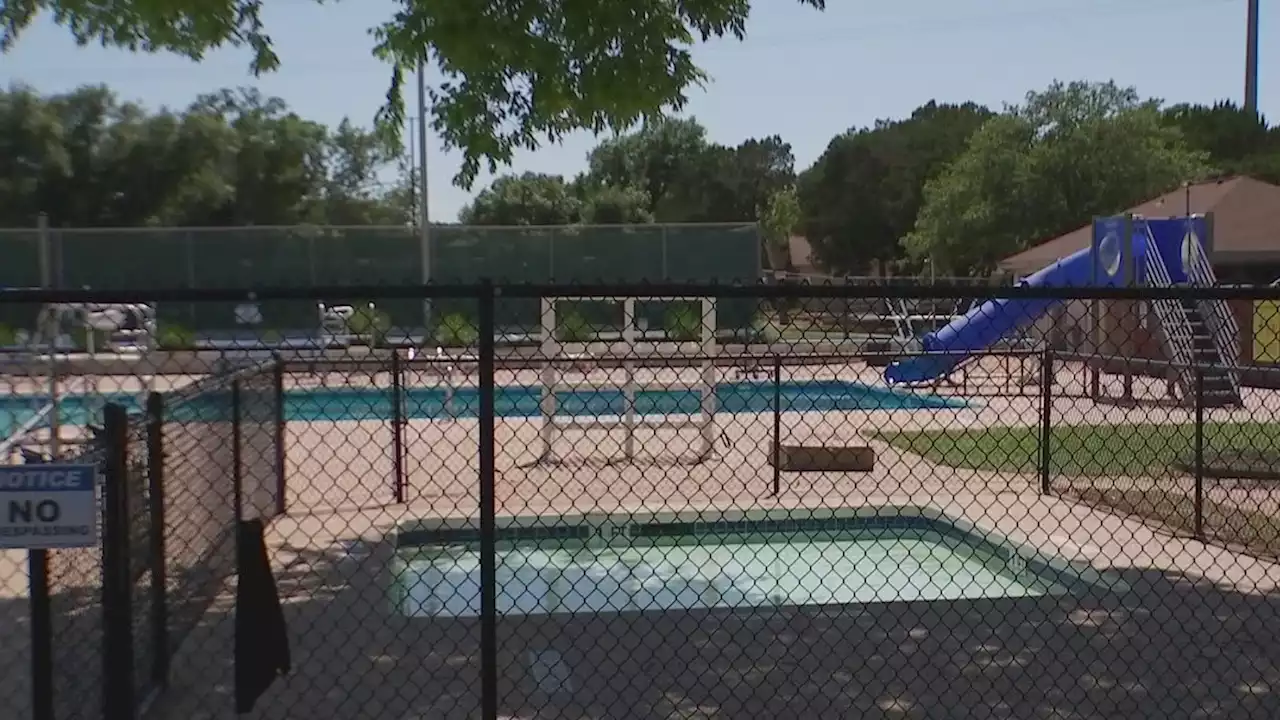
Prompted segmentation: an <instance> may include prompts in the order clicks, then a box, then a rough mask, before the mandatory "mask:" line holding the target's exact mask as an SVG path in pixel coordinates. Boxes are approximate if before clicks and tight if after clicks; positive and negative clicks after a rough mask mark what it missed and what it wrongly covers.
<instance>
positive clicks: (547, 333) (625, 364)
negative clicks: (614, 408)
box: [539, 296, 719, 462]
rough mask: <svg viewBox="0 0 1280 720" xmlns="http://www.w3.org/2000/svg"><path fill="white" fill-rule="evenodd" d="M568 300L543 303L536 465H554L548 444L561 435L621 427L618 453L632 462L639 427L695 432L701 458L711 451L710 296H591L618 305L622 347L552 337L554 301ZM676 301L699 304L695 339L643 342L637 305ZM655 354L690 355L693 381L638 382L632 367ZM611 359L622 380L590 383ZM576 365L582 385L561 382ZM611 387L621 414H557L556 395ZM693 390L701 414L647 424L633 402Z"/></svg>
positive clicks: (713, 342) (713, 311)
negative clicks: (648, 394) (650, 394)
mask: <svg viewBox="0 0 1280 720" xmlns="http://www.w3.org/2000/svg"><path fill="white" fill-rule="evenodd" d="M574 299H575V298H571V297H544V298H542V308H541V310H542V312H541V323H540V325H541V340H542V342H541V356H542V360H543V363H544V364H543V366H542V372H541V381H542V394H541V397H540V401H539V410H540V413H539V414H540V415H541V418H542V427H541V429H540V432H539V437H540V439H541V445H542V450H541V453H540V454H539V462H551V461H554V459H555V453H554V444H555V441H556V439H558V438H559V437H560V436H561V435H562V434H563V433H564V432H565V431H566V430H570V429H577V430H590V429H596V428H616V427H622V428H623V429H624V431H625V433H626V434H625V436H624V439H623V445H622V447H623V453H624V455H625V456H626V458H627V459H628V460H632V459H634V458H635V456H636V444H635V438H636V430H637V429H638V428H639V427H641V426H643V427H645V428H648V429H656V428H676V429H678V428H688V427H692V428H697V429H698V431H699V435H700V437H701V443H700V445H701V447H700V450H699V459H700V460H705V459H707V458H709V457H710V456H711V454H712V453H713V452H714V451H715V431H716V426H715V415H716V411H717V407H716V364H715V358H716V355H717V352H718V350H719V346H718V344H717V342H716V302H715V299H714V298H705V297H704V298H682V297H632V296H627V297H617V298H589V300H590V301H593V302H613V303H617V304H620V305H622V337H621V340H620V341H610V342H603V343H601V342H580V343H567V342H562V341H561V339H560V338H558V337H557V336H556V305H557V303H558V302H560V301H565V300H574ZM637 301H655V302H673V301H674V302H682V301H687V302H691V303H695V302H696V303H698V304H699V306H700V307H701V310H702V313H701V314H702V321H701V323H700V327H699V338H698V340H696V341H693V342H682V341H680V339H678V338H676V339H673V340H674V342H670V343H662V344H656V343H653V342H648V341H645V340H644V338H643V337H642V335H643V333H641V332H640V329H639V327H638V325H637V322H636V302H637ZM654 352H660V353H661V354H662V356H663V357H666V358H670V357H680V356H685V357H692V358H696V360H697V362H696V363H694V364H695V365H697V366H698V367H699V369H700V372H699V375H698V379H697V380H696V381H694V382H680V381H671V380H669V379H663V378H661V377H659V375H660V373H653V374H652V375H653V376H652V377H651V378H650V379H649V380H648V381H641V380H640V378H639V377H638V374H637V372H636V370H637V366H638V364H639V363H640V362H642V361H643V360H644V359H645V356H646V355H650V354H653V353H654ZM607 358H612V359H614V360H621V361H622V362H621V364H622V379H621V380H618V379H616V378H615V376H614V375H613V373H612V372H611V371H610V372H608V373H607V377H606V378H604V379H600V378H593V377H592V375H591V370H593V369H595V367H594V366H595V365H596V363H597V362H598V361H600V360H603V359H607ZM566 364H568V365H571V366H577V372H578V374H579V375H581V380H579V381H576V382H565V379H564V375H565V374H566V372H574V370H573V369H572V368H571V369H569V370H566V369H565V367H564V366H565V365H566ZM602 388H612V389H618V390H621V391H622V395H623V408H622V415H621V416H618V417H612V416H608V417H601V416H561V415H559V401H558V398H557V396H556V393H557V392H558V391H562V390H566V391H573V390H581V389H591V390H598V389H602ZM646 389H651V390H666V391H670V390H679V389H686V390H694V391H696V392H697V393H698V395H699V412H698V414H697V415H693V416H671V415H663V416H657V417H653V418H643V419H642V418H641V417H640V416H639V414H638V413H637V412H636V396H637V395H638V394H639V393H640V392H642V391H644V390H646Z"/></svg>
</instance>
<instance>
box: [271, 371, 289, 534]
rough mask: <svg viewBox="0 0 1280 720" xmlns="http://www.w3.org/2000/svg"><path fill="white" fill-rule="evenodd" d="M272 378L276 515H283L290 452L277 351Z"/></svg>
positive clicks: (285, 508) (287, 486)
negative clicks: (274, 413)
mask: <svg viewBox="0 0 1280 720" xmlns="http://www.w3.org/2000/svg"><path fill="white" fill-rule="evenodd" d="M272 379H273V381H274V383H275V386H274V388H273V392H274V393H275V411H276V416H275V421H276V427H275V433H276V434H275V441H276V447H275V450H276V457H275V463H276V467H275V471H276V515H283V514H285V512H287V511H288V510H289V497H288V494H289V480H288V475H287V473H288V467H287V463H288V454H287V452H286V448H285V437H286V435H285V429H286V427H287V426H286V423H287V422H288V418H287V417H286V416H285V412H284V410H285V408H284V360H282V359H281V358H280V354H279V353H276V364H275V367H274V368H272Z"/></svg>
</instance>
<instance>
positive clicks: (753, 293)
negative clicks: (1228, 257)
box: [0, 280, 1280, 305]
mask: <svg viewBox="0 0 1280 720" xmlns="http://www.w3.org/2000/svg"><path fill="white" fill-rule="evenodd" d="M485 296H494V297H499V298H526V299H533V298H542V297H556V298H561V299H567V298H581V299H594V298H613V297H619V296H632V297H654V296H668V297H687V298H691V299H692V298H716V299H719V300H724V299H733V298H741V299H756V300H768V299H814V298H832V299H839V298H846V299H875V298H895V299H896V298H902V299H934V298H949V299H969V300H990V299H995V298H1005V299H1022V300H1164V299H1170V300H1184V299H1185V300H1276V301H1280V287H1272V286H1263V285H1249V286H1217V287H1161V288H1152V287H1088V286H1079V287H1058V288H1039V287H1026V286H1010V287H991V286H973V285H946V284H936V285H916V284H911V285H892V284H890V285H879V286H866V285H769V284H764V283H757V282H750V283H715V282H712V283H683V284H676V283H591V284H587V283H581V284H579V283H562V284H507V283H494V282H489V281H483V280H482V281H480V282H475V283H467V284H435V283H427V284H415V285H326V286H313V287H258V288H235V287H228V288H170V289H159V290H123V289H121V290H92V289H89V290H71V289H66V290H51V289H32V288H14V289H0V305H9V304H21V303H27V304H51V303H94V302H96V303H157V302H165V303H168V302H259V301H278V300H309V301H315V300H325V299H332V298H366V299H374V300H390V299H402V300H413V299H421V300H427V299H437V298H459V299H479V298H481V297H485Z"/></svg>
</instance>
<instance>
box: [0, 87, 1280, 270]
mask: <svg viewBox="0 0 1280 720" xmlns="http://www.w3.org/2000/svg"><path fill="white" fill-rule="evenodd" d="M795 164H796V160H795V157H794V155H793V152H792V149H791V146H790V144H788V143H787V142H786V141H785V140H784V139H783V138H781V137H778V136H769V137H755V138H743V139H741V140H735V141H734V142H732V143H718V142H712V141H711V140H710V139H709V138H708V133H707V130H706V128H704V127H703V126H702V125H701V124H700V123H699V122H698V121H697V119H696V118H688V117H686V118H659V119H656V120H650V121H646V122H644V123H642V125H641V126H640V127H639V128H637V129H636V130H634V131H632V132H629V133H624V134H621V135H616V136H610V137H608V138H606V139H604V140H602V141H601V142H600V144H599V145H598V146H596V147H595V148H594V149H592V150H591V151H590V152H589V153H588V154H587V156H586V157H585V158H584V165H583V170H582V171H581V172H580V173H578V174H576V175H574V176H571V177H561V176H557V175H545V174H538V173H523V174H514V175H507V176H502V177H499V178H497V179H496V180H495V181H494V182H493V183H492V184H490V185H489V186H488V187H485V188H482V189H481V190H480V191H479V192H478V193H477V194H476V195H475V196H474V198H473V200H472V202H471V203H470V204H469V205H468V206H467V207H465V208H464V209H463V210H462V212H461V213H460V218H459V219H460V220H461V221H462V222H465V223H468V224H475V225H517V226H518V225H567V224H579V223H583V224H624V223H652V222H663V223H697V222H729V223H742V222H759V223H760V226H761V234H762V238H764V239H766V240H767V241H768V242H769V243H772V244H773V247H772V248H770V249H771V250H773V251H774V252H771V253H769V254H768V255H767V256H766V257H768V258H769V259H776V260H780V261H782V262H784V263H785V262H787V259H788V258H789V254H788V253H786V252H781V251H782V250H784V244H785V243H786V241H787V239H788V235H790V234H793V233H794V234H798V235H802V236H804V237H806V238H807V239H808V240H809V241H810V244H811V246H812V248H813V250H814V261H815V264H816V266H817V269H818V270H819V271H822V272H827V273H832V274H845V273H847V274H864V273H867V272H869V271H870V270H871V269H872V268H873V267H887V268H890V269H891V270H893V272H895V273H898V274H901V273H915V272H923V271H924V270H925V269H926V267H927V266H928V265H929V264H930V263H932V265H933V266H934V272H935V273H937V274H938V275H945V274H970V273H981V272H985V271H987V270H990V269H991V268H992V267H993V265H994V264H995V263H996V262H997V261H998V260H999V259H1001V258H1003V257H1005V256H1007V255H1009V254H1011V253H1014V252H1017V251H1018V250H1021V249H1023V248H1025V247H1027V246H1028V245H1029V244H1031V243H1035V242H1039V241H1041V240H1044V239H1048V238H1050V237H1053V236H1055V235H1058V234H1060V233H1062V232H1066V231H1069V230H1071V229H1074V228H1075V227H1078V226H1079V225H1081V224H1083V223H1085V222H1087V220H1088V218H1089V217H1090V216H1091V215H1095V214H1108V213H1114V212H1119V211H1122V210H1124V209H1125V208H1127V207H1131V206H1133V205H1136V204H1138V203H1140V202H1142V201H1145V200H1147V199H1149V198H1151V197H1153V196H1155V195H1157V194H1159V193H1161V192H1164V191H1167V190H1171V189H1173V188H1175V187H1177V186H1178V185H1180V184H1182V183H1183V182H1186V181H1194V180H1197V179H1202V178H1207V177H1211V176H1218V175H1221V174H1250V175H1253V176H1255V177H1257V178H1259V179H1261V180H1267V181H1271V182H1277V183H1280V129H1277V128H1272V127H1270V126H1269V125H1268V124H1267V122H1266V120H1265V118H1255V117H1254V116H1252V115H1251V114H1249V113H1245V112H1243V111H1241V110H1240V109H1239V108H1237V107H1236V106H1234V105H1232V104H1229V103H1218V104H1215V105H1212V106H1200V105H1186V104H1168V103H1162V102H1160V101H1157V100H1154V99H1150V98H1143V97H1142V96H1141V95H1139V94H1138V93H1137V91H1135V90H1133V89H1132V88H1124V87H1119V86H1117V85H1115V84H1114V83H1070V84H1063V83H1057V84H1054V85H1052V86H1050V87H1048V88H1046V89H1044V90H1040V91H1036V92H1032V93H1029V94H1028V95H1027V96H1026V98H1025V100H1024V101H1023V102H1022V103H1020V104H1019V105H1016V106H1012V107H1007V108H1003V109H1002V110H1000V111H995V110H991V109H988V108H985V107H982V106H979V105H976V104H973V103H962V104H943V103H938V102H933V101H931V102H928V103H925V104H924V105H922V106H920V107H919V108H917V109H916V110H915V111H913V112H912V113H910V114H909V115H908V116H906V117H904V118H902V119H885V120H880V121H878V122H876V123H874V124H873V125H872V126H871V127H854V128H851V129H849V130H847V131H845V132H842V133H840V134H839V135H837V136H836V137H835V138H833V139H832V140H831V141H830V143H829V144H828V145H827V148H826V150H825V151H824V152H823V153H822V154H821V155H820V156H819V157H818V158H817V159H816V160H815V161H814V162H813V163H812V164H811V165H810V166H809V167H808V168H806V169H804V170H803V172H800V173H799V174H797V172H796V167H795ZM408 170H409V166H408V163H407V160H406V158H404V157H403V148H402V147H401V146H396V145H393V144H389V143H388V142H387V141H386V138H385V137H384V136H383V135H381V134H379V133H378V132H376V131H374V130H372V129H368V128H362V127H360V126H358V125H357V124H355V123H353V122H350V121H344V122H341V123H339V124H338V126H337V127H325V126H323V125H321V124H319V123H315V122H312V121H310V120H307V119H306V118H302V117H300V116H298V115H297V114H296V113H294V112H292V111H291V110H290V109H289V108H288V107H287V105H286V104H285V103H284V102H283V101H281V100H280V99H278V98H272V97H266V96H263V95H261V94H260V93H258V92H256V91H253V90H243V89H227V90H219V91H215V92H210V93H207V94H205V95H203V96H200V97H199V98H198V99H197V100H196V101H195V102H193V103H192V104H191V105H190V106H188V107H186V108H180V109H165V108H161V109H148V108H145V107H142V106H141V105H138V104H137V103H133V102H130V101H128V100H124V99H121V98H119V97H116V95H115V94H114V93H112V92H111V90H110V89H109V88H106V87H100V86H90V87H83V88H80V89H77V90H75V91H72V92H68V93H61V94H54V95H42V94H40V93H39V92H37V91H36V90H35V89H33V88H29V87H22V86H15V87H12V88H10V89H9V90H8V91H5V92H0V197H3V198H4V199H5V201H6V202H4V203H0V226H25V227H30V226H31V225H33V224H34V223H35V219H36V216H37V215H38V214H39V213H41V212H43V213H46V214H48V216H49V217H50V219H51V222H52V223H53V224H54V225H56V226H81V227H93V226H117V227H118V226H129V225H202V226H234V225H293V224H317V225H319V224H336V225H367V224H384V225H401V226H405V225H410V224H412V223H414V222H416V221H417V214H416V213H415V208H414V201H415V199H416V197H415V196H416V195H417V193H416V188H415V183H414V178H413V177H412V175H411V173H410V172H408ZM763 249H764V248H762V250H763Z"/></svg>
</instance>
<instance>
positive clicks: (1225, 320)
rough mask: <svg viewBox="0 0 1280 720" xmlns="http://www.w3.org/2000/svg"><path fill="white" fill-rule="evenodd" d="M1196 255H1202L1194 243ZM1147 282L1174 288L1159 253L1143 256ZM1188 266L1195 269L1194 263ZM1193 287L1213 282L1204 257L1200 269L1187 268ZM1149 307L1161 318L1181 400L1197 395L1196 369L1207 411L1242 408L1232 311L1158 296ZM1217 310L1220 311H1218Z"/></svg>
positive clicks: (1212, 302)
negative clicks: (1236, 406)
mask: <svg viewBox="0 0 1280 720" xmlns="http://www.w3.org/2000/svg"><path fill="white" fill-rule="evenodd" d="M1196 250H1197V252H1196V254H1197V255H1200V256H1201V257H1203V254H1204V253H1203V251H1202V250H1200V248H1199V245H1198V244H1196ZM1145 264H1146V268H1145V269H1146V280H1147V284H1148V285H1150V286H1151V287H1157V288H1172V287H1174V283H1173V281H1172V279H1171V278H1170V276H1169V269H1168V268H1167V267H1165V264H1164V260H1163V259H1162V258H1161V257H1160V253H1158V252H1154V251H1151V252H1148V253H1146V263H1145ZM1192 265H1193V266H1194V265H1197V263H1195V262H1194V261H1193V263H1192ZM1188 274H1189V276H1190V277H1191V281H1192V282H1191V284H1192V285H1193V286H1198V287H1208V286H1211V285H1213V284H1214V282H1215V280H1214V276H1213V269H1212V267H1211V266H1209V264H1208V259H1207V258H1205V259H1204V262H1203V266H1202V267H1193V268H1189V270H1188ZM1151 305H1152V307H1153V309H1154V310H1155V312H1156V316H1157V317H1158V318H1159V319H1160V326H1161V328H1163V330H1164V332H1163V340H1164V343H1165V349H1166V351H1167V352H1168V355H1169V359H1170V360H1171V361H1172V362H1173V364H1174V365H1175V366H1176V367H1177V377H1178V385H1179V386H1180V388H1181V390H1182V397H1183V398H1184V399H1188V400H1189V399H1191V398H1194V397H1195V393H1196V374H1197V368H1198V369H1199V372H1200V373H1201V374H1202V376H1203V378H1204V400H1205V405H1207V406H1209V407H1224V406H1233V405H1240V404H1241V398H1240V377H1239V370H1238V363H1237V356H1236V353H1235V352H1234V351H1233V350H1232V348H1234V342H1235V339H1236V338H1238V337H1239V329H1238V327H1236V323H1235V318H1234V316H1232V315H1231V308H1230V307H1227V306H1226V303H1225V302H1223V301H1220V300H1189V299H1184V300H1175V299H1172V298H1161V299H1158V300H1152V301H1151ZM1219 306H1221V307H1219Z"/></svg>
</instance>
